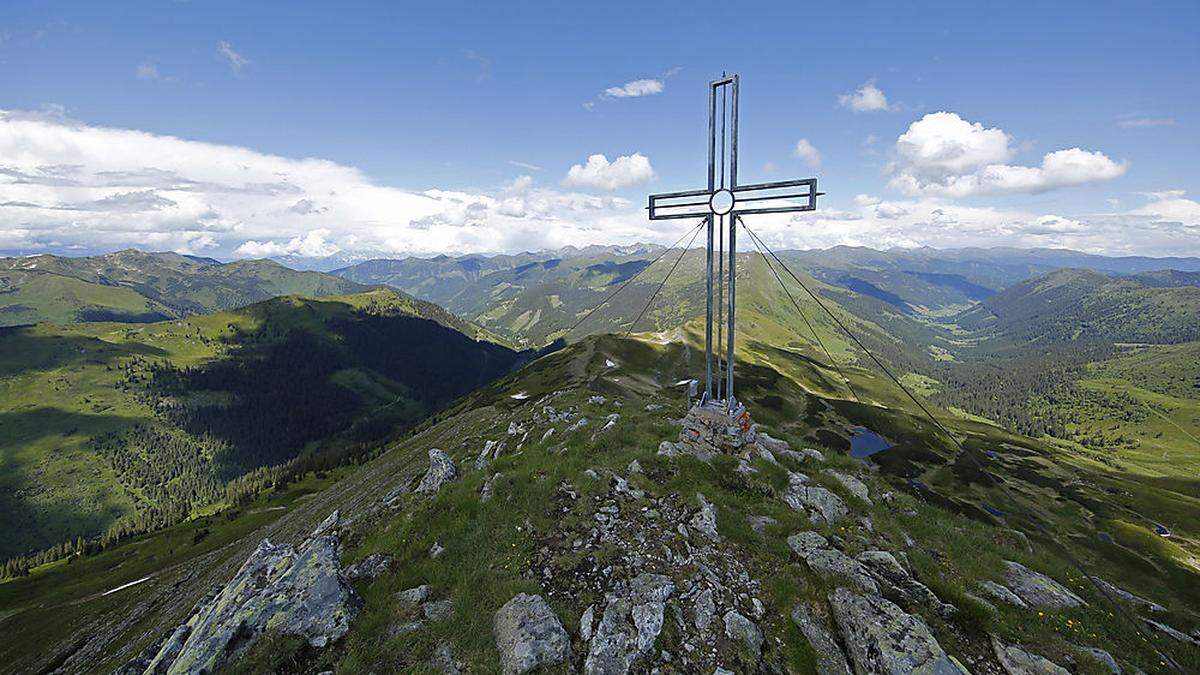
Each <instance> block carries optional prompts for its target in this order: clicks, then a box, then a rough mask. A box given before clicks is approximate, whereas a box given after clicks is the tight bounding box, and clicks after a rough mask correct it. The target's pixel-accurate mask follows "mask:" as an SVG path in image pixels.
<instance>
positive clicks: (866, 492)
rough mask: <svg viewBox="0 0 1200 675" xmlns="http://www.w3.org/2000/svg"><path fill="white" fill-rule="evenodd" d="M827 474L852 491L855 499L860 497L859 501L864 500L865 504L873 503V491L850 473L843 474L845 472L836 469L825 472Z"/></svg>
mask: <svg viewBox="0 0 1200 675" xmlns="http://www.w3.org/2000/svg"><path fill="white" fill-rule="evenodd" d="M825 473H826V474H828V475H830V476H833V478H834V479H835V480H837V482H839V483H841V484H842V485H844V486H845V487H846V489H847V490H849V491H850V494H852V495H854V496H855V497H858V498H859V499H861V500H863V501H864V502H866V503H868V504H872V503H873V502H872V501H871V491H870V489H868V488H867V485H866V483H863V482H862V481H861V480H859V479H857V478H855V477H854V476H851V475H850V474H848V473H843V472H841V471H837V470H835V469H828V470H826V471H825Z"/></svg>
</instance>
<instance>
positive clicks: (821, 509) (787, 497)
mask: <svg viewBox="0 0 1200 675" xmlns="http://www.w3.org/2000/svg"><path fill="white" fill-rule="evenodd" d="M783 501H784V502H785V503H786V504H787V505H788V506H790V507H792V510H793V511H800V512H802V513H805V514H807V515H808V519H809V520H811V521H812V522H813V524H814V525H832V524H834V523H836V522H838V521H839V520H841V519H842V518H845V517H846V516H847V515H848V514H849V513H850V510H849V509H847V508H846V503H845V502H843V501H842V498H841V497H838V496H837V495H835V494H833V493H832V492H830V491H829V490H826V489H825V488H823V487H821V486H819V485H809V484H808V476H805V475H804V474H802V473H795V472H789V473H788V489H787V492H785V493H784V494H783Z"/></svg>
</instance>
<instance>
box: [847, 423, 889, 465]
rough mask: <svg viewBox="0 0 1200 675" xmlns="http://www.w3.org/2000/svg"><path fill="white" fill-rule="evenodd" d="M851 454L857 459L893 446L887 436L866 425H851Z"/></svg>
mask: <svg viewBox="0 0 1200 675" xmlns="http://www.w3.org/2000/svg"><path fill="white" fill-rule="evenodd" d="M850 434H851V435H850V456H851V457H854V458H856V459H863V458H865V457H870V456H871V455H874V454H875V453H877V452H882V451H883V450H887V449H888V448H890V447H892V444H891V443H889V442H888V440H887V439H886V438H884V437H883V436H880V435H879V434H877V433H875V432H874V431H871V430H870V429H868V428H866V427H850Z"/></svg>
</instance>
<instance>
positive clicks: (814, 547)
mask: <svg viewBox="0 0 1200 675" xmlns="http://www.w3.org/2000/svg"><path fill="white" fill-rule="evenodd" d="M787 542H788V546H789V547H791V549H792V550H793V551H795V553H796V555H798V556H800V557H801V558H803V559H804V562H805V563H806V564H807V565H808V568H809V569H810V570H812V572H813V574H816V575H817V576H819V577H821V578H822V579H825V580H827V581H828V580H840V581H845V582H848V583H850V584H852V585H853V586H854V587H855V588H857V589H858V590H860V591H862V592H863V593H873V594H874V593H879V584H877V583H876V582H875V579H874V578H872V576H871V573H870V571H869V570H868V569H867V568H866V567H865V566H863V564H862V563H860V562H859V561H857V560H855V559H853V558H851V557H850V556H848V555H846V554H845V553H842V552H841V551H839V550H837V549H836V548H832V547H830V546H829V542H828V540H826V539H825V537H822V536H821V535H819V534H817V533H816V532H798V533H796V534H793V535H792V536H790V537H788V539H787Z"/></svg>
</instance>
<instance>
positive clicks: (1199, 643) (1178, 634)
mask: <svg viewBox="0 0 1200 675" xmlns="http://www.w3.org/2000/svg"><path fill="white" fill-rule="evenodd" d="M1142 621H1145V622H1146V625H1147V626H1150V627H1151V628H1153V629H1154V630H1156V631H1158V632H1160V633H1162V634H1163V635H1166V636H1168V637H1170V638H1172V639H1175V640H1178V641H1180V642H1182V643H1184V644H1189V645H1192V646H1193V647H1200V640H1198V639H1196V638H1194V637H1192V636H1191V635H1188V634H1187V633H1185V632H1183V631H1181V630H1179V629H1177V628H1172V627H1171V626H1168V625H1167V624H1165V623H1163V622H1161V621H1155V620H1154V619H1147V618H1142Z"/></svg>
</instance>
